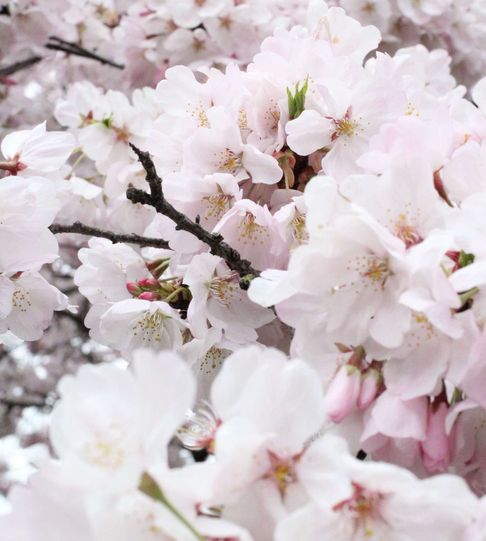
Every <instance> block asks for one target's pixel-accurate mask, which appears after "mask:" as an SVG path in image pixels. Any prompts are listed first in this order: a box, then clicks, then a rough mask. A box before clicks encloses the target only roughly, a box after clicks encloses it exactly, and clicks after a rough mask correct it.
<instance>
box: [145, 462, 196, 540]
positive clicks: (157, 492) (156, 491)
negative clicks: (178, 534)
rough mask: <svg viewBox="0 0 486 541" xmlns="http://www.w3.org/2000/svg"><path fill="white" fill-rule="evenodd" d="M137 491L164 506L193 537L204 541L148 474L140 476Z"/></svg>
mask: <svg viewBox="0 0 486 541" xmlns="http://www.w3.org/2000/svg"><path fill="white" fill-rule="evenodd" d="M138 488H139V490H140V492H142V493H143V494H145V495H146V496H148V497H149V498H152V500H156V501H158V502H160V503H161V504H162V505H164V506H165V507H166V508H167V509H168V510H169V511H170V512H171V513H172V514H173V515H174V516H175V517H176V518H177V519H178V520H179V521H180V522H181V523H182V524H184V526H185V527H186V528H187V529H188V530H189V531H190V532H191V533H192V534H193V535H194V537H195V538H196V539H197V540H198V541H206V538H205V537H203V536H202V535H201V534H200V533H199V532H198V531H197V530H196V528H194V526H193V525H192V524H191V523H190V522H189V521H188V520H187V519H186V517H185V516H184V515H183V514H182V513H181V512H180V511H179V510H178V509H176V507H174V505H173V504H172V503H171V502H170V501H169V500H168V499H167V496H166V495H165V493H164V492H163V490H162V489H161V488H160V487H159V485H158V484H157V482H156V481H155V479H154V478H153V477H151V476H150V475H149V474H148V473H146V472H145V473H144V474H143V475H142V480H141V481H140V485H139V487H138Z"/></svg>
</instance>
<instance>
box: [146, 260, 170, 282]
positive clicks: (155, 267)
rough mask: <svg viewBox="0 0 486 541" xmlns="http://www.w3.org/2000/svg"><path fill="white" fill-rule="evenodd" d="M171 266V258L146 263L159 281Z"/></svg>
mask: <svg viewBox="0 0 486 541" xmlns="http://www.w3.org/2000/svg"><path fill="white" fill-rule="evenodd" d="M169 264H170V257H165V258H164V259H156V260H155V261H150V262H149V263H146V267H147V269H148V270H149V272H150V274H151V275H152V276H153V277H154V278H156V279H159V278H160V277H161V276H162V275H163V274H164V272H165V271H166V270H167V269H168V268H169Z"/></svg>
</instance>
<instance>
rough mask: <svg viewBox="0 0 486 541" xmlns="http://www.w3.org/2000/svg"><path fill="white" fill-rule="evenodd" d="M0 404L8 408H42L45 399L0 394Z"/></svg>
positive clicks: (44, 404)
mask: <svg viewBox="0 0 486 541" xmlns="http://www.w3.org/2000/svg"><path fill="white" fill-rule="evenodd" d="M0 404H3V405H4V406H7V407H8V408H16V407H18V408H30V407H34V406H35V407H38V408H42V407H45V406H46V401H45V399H43V398H41V397H36V396H0Z"/></svg>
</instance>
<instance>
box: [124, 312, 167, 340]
mask: <svg viewBox="0 0 486 541" xmlns="http://www.w3.org/2000/svg"><path fill="white" fill-rule="evenodd" d="M167 319H170V316H168V315H166V314H164V313H163V312H161V311H160V310H157V311H155V312H154V313H153V314H152V313H150V311H149V310H146V311H145V312H144V314H143V316H142V317H140V318H139V319H138V320H137V322H136V323H135V324H134V325H133V327H132V332H133V336H135V337H137V336H138V337H140V338H141V340H142V342H143V343H144V344H145V345H149V344H153V343H158V342H160V341H161V339H162V335H161V333H162V329H163V325H164V321H165V320H167Z"/></svg>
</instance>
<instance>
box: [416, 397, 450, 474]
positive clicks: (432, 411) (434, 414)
mask: <svg viewBox="0 0 486 541" xmlns="http://www.w3.org/2000/svg"><path fill="white" fill-rule="evenodd" d="M448 412H449V407H448V405H447V404H446V403H445V402H441V403H440V404H439V406H438V407H437V406H435V404H433V405H432V406H430V407H429V411H428V418H427V434H426V437H425V440H424V441H423V442H422V443H421V444H420V447H421V450H422V460H423V463H424V467H425V469H426V470H427V471H428V472H429V473H439V472H443V471H445V470H446V469H447V467H448V466H449V463H450V460H451V443H450V437H449V435H448V434H447V433H446V426H445V421H446V417H447V414H448Z"/></svg>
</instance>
